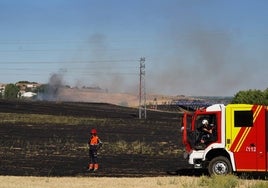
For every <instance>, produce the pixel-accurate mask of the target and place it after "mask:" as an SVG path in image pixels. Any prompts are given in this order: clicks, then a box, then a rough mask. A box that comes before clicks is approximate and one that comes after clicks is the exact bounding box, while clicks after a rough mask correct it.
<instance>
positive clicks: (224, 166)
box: [208, 156, 232, 175]
mask: <svg viewBox="0 0 268 188" xmlns="http://www.w3.org/2000/svg"><path fill="white" fill-rule="evenodd" d="M208 172H209V174H210V175H225V174H230V173H231V172H232V166H231V163H230V161H229V160H228V159H227V158H226V157H222V156H220V157H215V158H214V159H212V160H211V161H210V162H209V165H208Z"/></svg>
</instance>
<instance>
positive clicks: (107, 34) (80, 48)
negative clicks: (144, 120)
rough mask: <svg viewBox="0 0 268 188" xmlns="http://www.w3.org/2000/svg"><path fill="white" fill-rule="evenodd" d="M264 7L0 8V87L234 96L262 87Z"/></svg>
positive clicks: (72, 3)
mask: <svg viewBox="0 0 268 188" xmlns="http://www.w3.org/2000/svg"><path fill="white" fill-rule="evenodd" d="M267 9H268V1H266V0H255V1H252V0H224V1H220V0H135V1H134V0H46V1H44V0H0V23H1V26H0V27H1V29H0V65H1V68H0V83H16V82H18V81H30V82H39V83H49V82H51V80H52V79H51V77H53V76H55V75H57V76H58V78H60V79H61V83H62V84H63V85H69V86H71V87H83V86H86V87H100V88H103V89H106V90H108V91H109V92H127V93H138V90H139V80H140V77H139V67H140V59H141V58H143V57H144V58H145V76H144V79H145V89H146V93H155V94H165V95H172V96H176V95H186V96H234V95H235V94H236V93H237V92H239V91H241V90H249V89H258V90H264V89H266V88H268V79H267V78H268V74H267V71H268V63H267V59H268V45H267V44H268V21H267V18H268V11H267Z"/></svg>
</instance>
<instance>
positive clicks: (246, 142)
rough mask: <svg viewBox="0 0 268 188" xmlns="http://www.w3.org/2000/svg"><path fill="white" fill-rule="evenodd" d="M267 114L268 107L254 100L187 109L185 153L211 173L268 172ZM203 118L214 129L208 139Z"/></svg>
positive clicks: (191, 160) (184, 127)
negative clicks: (188, 111) (191, 111)
mask: <svg viewBox="0 0 268 188" xmlns="http://www.w3.org/2000/svg"><path fill="white" fill-rule="evenodd" d="M267 117H268V113H267V107H265V106H262V105H250V104H229V105H227V106H225V105H223V104H215V105H212V106H209V107H207V108H203V109H199V110H196V111H195V112H193V113H184V116H183V120H182V121H183V122H182V141H183V144H184V146H185V155H184V157H185V158H186V159H187V160H188V163H189V164H191V165H193V166H194V168H206V169H208V172H209V174H211V175H212V174H217V175H220V174H228V173H231V172H233V171H237V172H244V171H246V172H267V166H268V162H267V145H268V144H267V140H268V139H267V130H268V123H267V120H266V119H267ZM204 120H206V121H204ZM202 122H208V125H207V126H209V128H210V129H212V130H213V131H211V134H210V135H209V136H208V138H207V139H206V140H205V141H204V140H203V141H202V138H203V136H204V134H207V133H204V131H203V130H202V127H203V125H202Z"/></svg>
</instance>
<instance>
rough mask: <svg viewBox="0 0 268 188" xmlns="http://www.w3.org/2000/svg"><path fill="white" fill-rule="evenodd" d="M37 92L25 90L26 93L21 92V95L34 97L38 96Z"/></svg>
mask: <svg viewBox="0 0 268 188" xmlns="http://www.w3.org/2000/svg"><path fill="white" fill-rule="evenodd" d="M36 95H37V94H36V93H33V92H25V93H21V97H23V98H32V97H34V96H36Z"/></svg>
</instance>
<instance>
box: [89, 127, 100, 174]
mask: <svg viewBox="0 0 268 188" xmlns="http://www.w3.org/2000/svg"><path fill="white" fill-rule="evenodd" d="M90 134H91V136H90V138H89V140H88V145H89V158H90V162H89V165H88V171H94V172H95V171H97V170H98V169H99V164H98V153H97V152H98V149H100V147H101V146H102V142H101V140H100V139H99V137H98V136H97V130H96V129H92V130H91V131H90Z"/></svg>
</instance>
